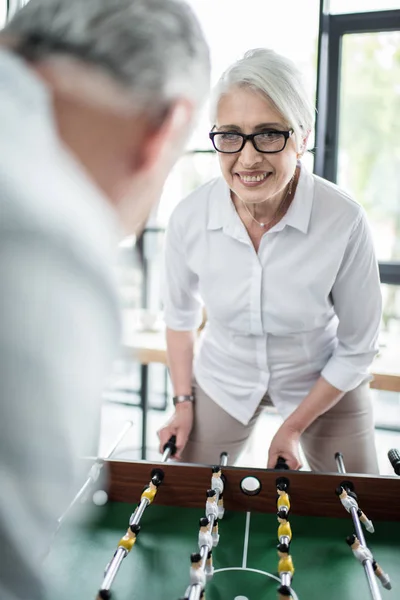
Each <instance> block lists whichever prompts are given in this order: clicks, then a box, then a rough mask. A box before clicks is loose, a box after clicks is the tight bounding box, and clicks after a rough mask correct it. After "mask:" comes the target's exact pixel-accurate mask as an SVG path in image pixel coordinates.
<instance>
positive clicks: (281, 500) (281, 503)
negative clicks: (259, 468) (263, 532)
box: [276, 483, 290, 511]
mask: <svg viewBox="0 0 400 600" xmlns="http://www.w3.org/2000/svg"><path fill="white" fill-rule="evenodd" d="M286 490H287V485H286V483H278V485H277V486H276V491H277V492H278V500H277V503H276V505H277V507H278V510H280V509H281V508H283V507H286V508H287V510H288V511H289V510H290V499H289V494H288V493H287V491H286Z"/></svg>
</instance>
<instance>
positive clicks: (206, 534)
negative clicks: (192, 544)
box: [199, 517, 213, 552]
mask: <svg viewBox="0 0 400 600" xmlns="http://www.w3.org/2000/svg"><path fill="white" fill-rule="evenodd" d="M199 525H200V530H199V549H201V547H202V546H206V547H207V551H208V552H209V551H210V550H211V548H212V547H213V539H212V535H211V531H210V521H209V520H208V518H207V517H202V518H201V519H200V521H199Z"/></svg>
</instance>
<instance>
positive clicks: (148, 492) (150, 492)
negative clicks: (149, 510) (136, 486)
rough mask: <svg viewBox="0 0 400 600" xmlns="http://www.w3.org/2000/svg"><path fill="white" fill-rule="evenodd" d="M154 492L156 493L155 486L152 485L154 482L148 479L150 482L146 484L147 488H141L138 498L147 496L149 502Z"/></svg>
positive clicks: (151, 500)
mask: <svg viewBox="0 0 400 600" xmlns="http://www.w3.org/2000/svg"><path fill="white" fill-rule="evenodd" d="M156 494H157V486H156V485H154V483H153V482H152V481H150V483H149V485H148V486H147V488H145V489H144V490H143V492H142V495H141V497H140V499H141V500H143V498H147V500H148V501H149V502H150V504H151V503H152V502H153V500H154V497H155V495H156Z"/></svg>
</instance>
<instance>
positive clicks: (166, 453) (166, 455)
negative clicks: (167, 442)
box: [161, 448, 171, 462]
mask: <svg viewBox="0 0 400 600" xmlns="http://www.w3.org/2000/svg"><path fill="white" fill-rule="evenodd" d="M170 456H171V448H167V449H166V450H164V454H163V455H162V458H161V462H167V460H168V459H169V457H170Z"/></svg>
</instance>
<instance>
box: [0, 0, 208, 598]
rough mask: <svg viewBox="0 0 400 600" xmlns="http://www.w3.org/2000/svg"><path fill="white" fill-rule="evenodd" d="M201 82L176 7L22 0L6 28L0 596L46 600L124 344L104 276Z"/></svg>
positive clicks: (191, 34) (149, 2)
mask: <svg viewBox="0 0 400 600" xmlns="http://www.w3.org/2000/svg"><path fill="white" fill-rule="evenodd" d="M208 79H209V58H208V50H207V47H206V44H205V41H204V38H203V36H202V33H201V31H200V29H199V26H198V24H197V22H196V20H195V19H194V17H193V15H192V13H191V11H190V10H189V9H188V7H187V6H186V5H184V4H182V3H181V2H179V1H178V0H112V1H110V0H84V1H83V0H31V1H30V3H29V4H27V6H26V7H25V8H23V9H22V10H21V11H20V12H19V13H17V14H16V15H15V17H14V18H13V19H12V21H11V22H10V23H9V24H8V26H7V27H6V28H5V29H4V30H3V31H2V32H0V81H1V95H0V132H1V134H0V278H1V281H2V292H1V296H0V392H1V408H0V481H1V494H0V548H1V556H0V597H1V599H2V600H25V599H26V600H28V599H29V600H37V599H38V598H41V597H42V595H43V590H42V582H41V578H40V568H41V566H40V557H41V556H43V554H44V553H45V551H46V550H47V547H48V543H49V538H50V536H51V533H52V531H53V528H54V524H55V522H56V519H57V517H58V516H59V515H60V514H61V512H62V510H63V509H64V508H65V506H66V505H67V504H68V502H69V501H70V499H71V496H72V495H73V493H74V491H76V488H75V486H76V483H77V482H76V473H77V468H76V457H77V456H78V455H79V454H80V453H82V452H84V451H85V448H88V447H91V444H92V441H93V439H94V437H95V435H96V434H97V433H98V432H97V431H96V428H97V424H98V411H99V400H100V396H101V390H102V387H103V384H104V381H105V378H106V377H107V376H108V374H109V372H110V364H111V361H112V358H113V356H114V353H115V351H116V349H117V346H118V341H119V314H118V313H119V311H118V302H117V295H116V290H115V284H114V281H113V277H112V265H113V261H114V254H115V250H116V246H117V243H118V240H119V238H121V237H122V236H123V235H125V234H132V233H134V232H135V231H136V230H137V229H138V228H140V226H141V225H142V224H143V223H144V221H145V220H146V218H147V216H148V214H149V211H150V210H151V208H152V206H153V205H154V203H155V202H156V201H157V200H158V198H159V195H160V193H161V190H162V186H163V183H164V181H165V178H166V176H167V174H168V172H169V170H170V169H171V167H172V166H173V164H174V162H175V160H176V158H177V157H178V156H179V153H180V152H181V150H182V148H183V144H184V142H185V140H186V138H187V135H188V132H189V130H190V127H191V124H192V122H193V119H194V117H195V114H196V111H197V109H198V107H199V103H200V102H201V101H202V99H203V98H204V96H205V94H206V92H207V88H208Z"/></svg>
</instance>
